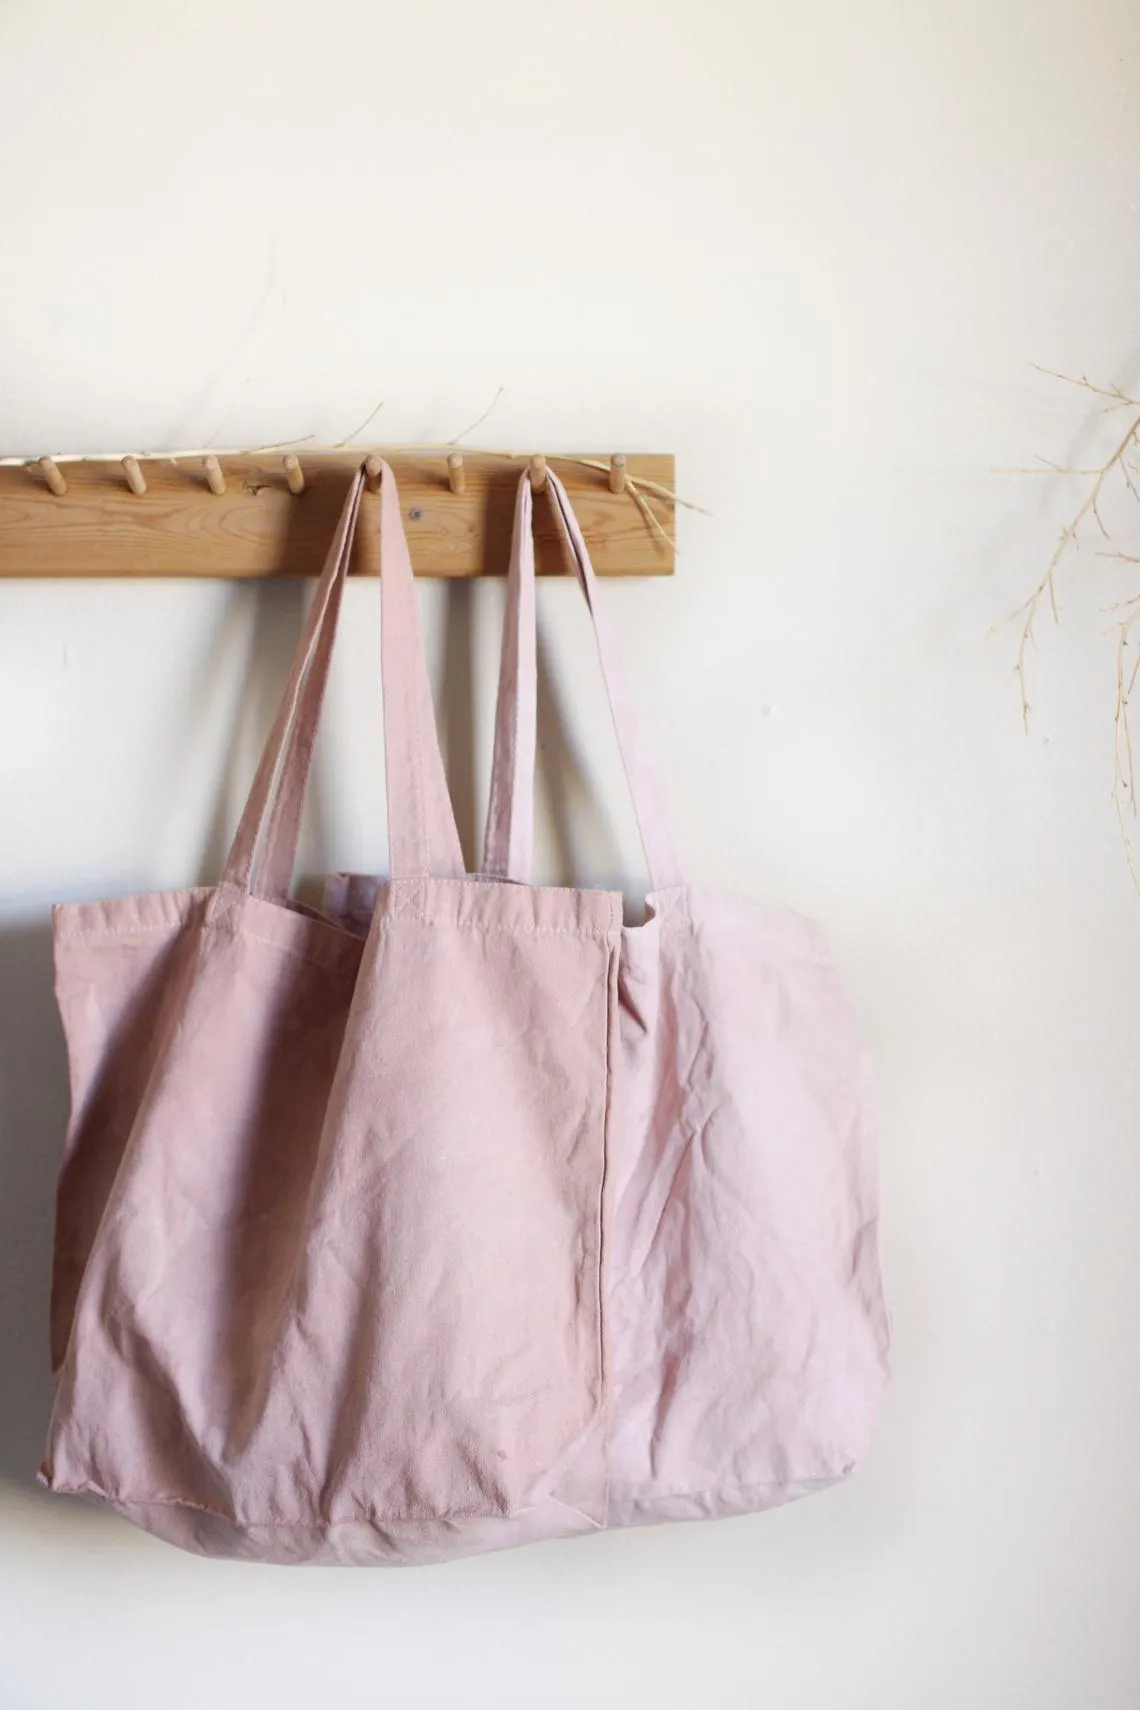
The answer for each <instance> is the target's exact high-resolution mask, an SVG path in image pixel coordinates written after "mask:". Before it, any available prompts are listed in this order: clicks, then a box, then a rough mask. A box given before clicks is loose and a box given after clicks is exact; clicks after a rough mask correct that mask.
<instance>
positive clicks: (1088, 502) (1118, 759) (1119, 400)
mask: <svg viewBox="0 0 1140 1710" xmlns="http://www.w3.org/2000/svg"><path fill="white" fill-rule="evenodd" d="M1032 366H1033V367H1034V368H1037V370H1038V372H1039V373H1041V374H1047V375H1049V376H1050V378H1052V379H1055V380H1062V381H1064V382H1065V383H1066V384H1067V385H1070V386H1076V387H1079V388H1080V389H1081V390H1082V391H1085V392H1090V393H1092V394H1093V395H1094V396H1095V397H1098V398H1106V399H1107V400H1108V407H1109V409H1112V410H1115V409H1124V408H1127V409H1129V410H1134V411H1140V399H1137V398H1134V397H1132V396H1131V395H1130V394H1129V393H1127V392H1125V391H1124V390H1123V389H1122V388H1121V387H1119V386H1098V385H1096V384H1095V383H1094V382H1093V381H1091V380H1090V379H1089V378H1088V376H1087V375H1086V374H1081V375H1079V376H1073V375H1068V374H1059V373H1057V372H1056V370H1054V369H1051V368H1042V367H1041V366H1040V365H1039V364H1038V363H1034V364H1033V365H1032ZM1133 450H1140V414H1137V415H1134V416H1133V417H1132V419H1131V421H1130V422H1129V425H1128V428H1127V431H1126V432H1125V433H1124V435H1123V437H1122V438H1121V439H1120V440H1119V441H1118V442H1117V444H1116V445H1115V447H1114V448H1113V450H1112V451H1111V453H1110V455H1109V456H1108V458H1107V459H1106V460H1105V461H1104V463H1102V464H1101V465H1100V466H1099V467H1098V468H1095V469H1070V468H1065V467H1063V466H1057V465H1053V464H1045V465H1044V467H1043V468H1035V469H1027V470H1022V471H1017V473H1022V474H1033V475H1036V474H1055V475H1066V476H1076V477H1081V478H1084V479H1086V480H1089V481H1091V485H1090V487H1089V488H1088V491H1087V492H1086V493H1085V495H1084V498H1083V499H1082V500H1081V502H1080V504H1079V505H1078V506H1077V509H1076V511H1075V513H1074V515H1073V517H1072V518H1071V520H1070V521H1069V522H1068V523H1067V524H1066V526H1065V527H1064V528H1063V529H1062V530H1061V533H1060V535H1059V536H1058V539H1057V543H1056V545H1055V547H1054V548H1053V553H1052V556H1051V557H1050V559H1049V562H1048V564H1047V565H1046V567H1045V573H1044V575H1043V576H1042V577H1041V579H1040V581H1039V582H1038V583H1037V586H1036V587H1035V588H1034V589H1033V592H1032V593H1031V594H1030V595H1029V598H1028V599H1027V600H1026V601H1025V602H1024V604H1023V605H1021V606H1019V607H1018V609H1017V611H1016V612H1015V613H1014V614H1012V615H1013V616H1014V617H1016V618H1020V619H1021V620H1022V621H1021V638H1020V642H1019V645H1018V650H1017V667H1016V676H1017V682H1018V688H1019V690H1020V693H1021V716H1022V720H1023V722H1024V724H1025V726H1026V728H1027V729H1028V726H1029V710H1030V709H1029V698H1028V695H1027V693H1026V681H1025V677H1026V661H1027V656H1028V653H1029V649H1030V648H1031V647H1032V646H1033V644H1034V640H1035V636H1034V626H1035V624H1036V621H1037V615H1038V612H1039V610H1040V608H1041V603H1042V601H1043V600H1044V599H1045V598H1046V597H1048V600H1049V606H1050V610H1051V611H1052V613H1053V618H1054V621H1055V620H1056V618H1057V589H1056V575H1057V570H1058V568H1059V566H1060V564H1061V561H1062V559H1063V558H1064V557H1065V554H1066V553H1067V552H1068V550H1069V548H1070V547H1073V548H1074V549H1076V548H1078V547H1079V546H1080V531H1081V528H1082V526H1083V525H1084V524H1085V523H1086V522H1087V521H1089V520H1090V519H1091V520H1092V522H1093V523H1094V524H1095V525H1096V527H1097V528H1098V529H1099V531H1100V534H1101V537H1102V539H1104V540H1106V541H1109V540H1111V532H1110V530H1109V528H1108V526H1107V525H1106V523H1105V520H1104V516H1103V515H1102V512H1101V508H1100V507H1101V501H1102V499H1103V497H1104V495H1105V491H1106V488H1107V487H1108V484H1109V482H1110V480H1111V478H1112V476H1113V474H1114V472H1119V475H1120V479H1121V482H1122V484H1123V487H1124V489H1125V491H1126V492H1128V493H1129V494H1131V496H1132V497H1133V498H1134V499H1136V500H1137V501H1138V502H1140V487H1138V485H1137V475H1138V474H1140V470H1138V468H1137V465H1136V464H1135V463H1132V462H1130V461H1129V457H1130V453H1131V452H1132V451H1133ZM1042 461H1043V460H1042ZM1008 473H1013V471H1008ZM1097 557H1100V558H1112V559H1115V560H1116V561H1117V562H1118V563H1122V564H1140V555H1137V554H1135V553H1130V552H1122V551H1119V550H1112V551H1104V550H1101V551H1099V552H1098V553H1097ZM1109 610H1110V611H1113V612H1116V613H1120V614H1122V615H1120V616H1119V617H1118V618H1117V620H1116V623H1115V630H1116V696H1115V707H1114V712H1113V776H1112V802H1113V807H1114V809H1115V812H1116V818H1117V823H1118V825H1119V827H1120V836H1121V840H1122V842H1123V844H1124V855H1125V859H1126V861H1127V863H1128V871H1129V873H1130V874H1131V876H1132V882H1133V884H1134V885H1135V886H1136V889H1137V891H1138V892H1140V865H1138V862H1137V859H1136V853H1135V851H1134V849H1133V841H1132V832H1131V829H1130V827H1131V825H1132V824H1133V823H1134V822H1135V820H1136V818H1137V813H1138V808H1140V796H1138V793H1137V780H1136V752H1135V746H1134V743H1133V734H1132V699H1133V695H1134V693H1135V690H1136V685H1137V681H1138V680H1140V648H1137V647H1136V645H1135V632H1136V626H1137V625H1138V624H1140V594H1134V595H1132V596H1130V597H1129V598H1126V599H1124V600H1119V601H1117V602H1116V603H1115V604H1114V605H1113V606H1111V607H1109ZM1130 649H1131V651H1130Z"/></svg>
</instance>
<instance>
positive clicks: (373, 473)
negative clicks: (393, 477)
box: [364, 457, 380, 493]
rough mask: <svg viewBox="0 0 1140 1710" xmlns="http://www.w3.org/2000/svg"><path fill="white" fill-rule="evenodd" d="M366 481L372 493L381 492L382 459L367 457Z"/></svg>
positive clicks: (365, 467) (365, 463) (365, 462)
mask: <svg viewBox="0 0 1140 1710" xmlns="http://www.w3.org/2000/svg"><path fill="white" fill-rule="evenodd" d="M364 479H365V481H366V482H367V485H368V491H369V492H370V493H378V492H379V491H380V459H379V458H378V457H366V458H365V459H364Z"/></svg>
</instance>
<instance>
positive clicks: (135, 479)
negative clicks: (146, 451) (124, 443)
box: [123, 457, 146, 499]
mask: <svg viewBox="0 0 1140 1710" xmlns="http://www.w3.org/2000/svg"><path fill="white" fill-rule="evenodd" d="M123 474H124V475H125V476H126V478H127V486H128V487H129V488H130V489H131V492H132V493H134V495H135V497H136V498H139V499H141V498H142V496H143V494H144V493H145V492H146V477H145V476H144V475H143V472H142V470H141V469H140V468H139V460H138V458H137V457H124V458H123Z"/></svg>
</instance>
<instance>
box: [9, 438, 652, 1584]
mask: <svg viewBox="0 0 1140 1710" xmlns="http://www.w3.org/2000/svg"><path fill="white" fill-rule="evenodd" d="M362 486H363V481H362V477H360V476H358V477H357V479H356V480H355V481H354V483H353V487H352V491H351V493H350V495H349V498H348V502H347V504H346V506H345V511H344V515H343V517H342V520H341V523H340V527H339V530H338V533H337V537H336V540H335V542H334V545H333V549H332V552H331V555H330V557H329V560H328V564H327V566H326V568H325V571H324V574H323V576H322V578H321V581H320V583H319V585H318V588H317V591H316V595H315V599H314V603H313V605H312V608H311V612H310V616H309V620H308V623H307V626H306V629H305V632H304V635H303V637H302V641H301V646H300V649H299V652H298V657H297V661H296V664H295V666H294V669H293V673H292V676H291V678H290V681H289V684H288V687H287V690H286V693H285V696H284V699H283V702H282V706H281V710H280V713H279V714H278V717H277V720H276V723H275V724H274V727H273V729H272V732H271V734H270V737H269V740H268V742H267V745H266V749H265V754H264V757H263V759H262V762H261V766H260V768H259V770H258V773H257V776H256V778H255V780H254V784H253V788H252V791H251V794H250V798H249V804H248V806H247V808H246V810H245V813H244V815H243V818H242V821H241V824H240V827H239V829H238V832H237V836H236V838H235V841H234V845H233V849H232V851H231V853H230V856H229V859H228V861H227V864H226V868H225V871H224V873H223V876H222V879H221V882H220V884H219V885H218V886H217V887H216V888H215V889H213V890H192V891H181V892H174V893H165V894H157V895H144V896H136V897H129V898H126V899H123V900H120V901H116V902H88V903H74V904H68V905H65V906H63V907H61V908H59V909H58V910H57V912H56V916H55V953H56V967H57V992H58V998H59V1004H60V1010H61V1014H62V1017H63V1024H64V1029H65V1032H66V1036H67V1044H68V1051H69V1059H70V1068H71V1091H72V1100H73V1110H72V1118H71V1124H70V1130H69V1134H68V1137H67V1143H66V1151H65V1157H64V1160H63V1166H62V1175H61V1181H60V1190H59V1207H58V1225H57V1236H56V1253H55V1275H54V1290H53V1303H52V1341H53V1365H54V1367H55V1372H56V1385H57V1387H56V1398H55V1406H54V1411H53V1416H52V1421H51V1426H50V1432H49V1439H48V1445H47V1450H46V1454H45V1459H44V1464H43V1469H42V1476H43V1478H44V1480H45V1481H46V1482H47V1483H48V1484H49V1485H50V1487H51V1488H52V1489H54V1490H58V1491H72V1492H81V1493H85V1494H87V1495H90V1496H95V1497H99V1498H101V1499H102V1500H103V1501H105V1502H107V1503H110V1504H111V1505H112V1506H113V1507H114V1508H116V1509H118V1510H119V1511H120V1512H121V1513H123V1514H125V1515H127V1516H128V1517H129V1518H130V1519H132V1520H135V1521H137V1522H138V1523H139V1524H141V1525H143V1526H145V1527H147V1528H149V1529H150V1530H151V1531H154V1532H157V1533H159V1534H160V1535H162V1536H163V1537H166V1538H168V1539H170V1540H172V1541H173V1542H175V1543H178V1544H182V1545H184V1546H186V1547H188V1548H190V1549H193V1550H198V1551H201V1552H204V1553H208V1554H219V1555H236V1556H248V1557H255V1558H260V1559H265V1560H273V1561H285V1562H289V1561H329V1562H359V1563H367V1562H420V1561H434V1560H438V1559H441V1558H443V1557H446V1556H450V1555H454V1554H460V1553H464V1552H467V1551H471V1550H478V1549H485V1548H491V1547H494V1546H497V1545H501V1544H505V1543H512V1542H520V1541H523V1540H525V1539H527V1538H530V1537H541V1536H551V1535H556V1534H563V1533H572V1532H575V1531H583V1530H585V1531H588V1530H592V1529H594V1528H596V1527H598V1526H600V1525H601V1524H603V1522H604V1519H605V1476H604V1465H603V1454H602V1449H603V1432H602V1426H603V1412H604V1403H605V1382H604V1370H603V1330H602V1306H601V1271H602V1202H603V1191H604V1180H605V1168H606V1155H607V1132H608V1128H609V1125H610V1122H611V1120H612V1105H611V1091H612V1077H611V1074H610V1064H611V1059H612V1055H613V1051H614V1048H615V1039H616V1015H617V1005H616V997H615V991H616V978H617V956H618V948H619V944H620V935H621V911H620V902H619V900H618V899H617V898H616V897H613V896H610V895H606V894H602V893H596V892H589V891H570V890H537V889H531V888H529V887H525V886H521V885H513V884H494V885H491V884H484V883H480V882H469V881H467V880H465V878H464V873H463V861H462V857H461V853H460V845H459V839H458V836H457V834H456V830H455V823H454V819H453V816H452V811H451V807H450V804H449V801H448V797H447V791H446V786H445V782H444V774H443V767H442V764H441V762H440V754H439V748H438V743H437V739H436V733H435V722H434V717H433V714H432V709H431V700H430V695H429V691H428V687H427V682H426V678H425V674H424V668H423V660H422V652H421V643H420V635H419V627H418V621H417V616H416V604H415V599H416V596H415V591H414V586H413V581H412V570H411V563H410V560H409V557H408V553H407V547H406V544H405V541H404V537H403V532H402V527H401V522H400V510H399V500H398V497H397V494H396V488H395V483H394V481H393V479H392V476H391V473H390V471H389V470H387V469H385V470H384V471H383V476H382V492H381V505H382V575H381V600H382V614H383V635H382V664H383V687H384V707H385V744H386V758H387V777H388V804H389V823H390V854H391V870H392V871H391V879H390V882H389V883H388V884H386V885H385V886H384V887H383V889H382V890H381V892H380V894H379V897H378V900H377V906H376V910H375V916H374V919H373V920H372V921H371V923H370V927H369V930H368V934H367V936H366V937H365V938H363V939H362V938H359V937H357V936H355V935H353V934H352V933H350V932H348V931H345V930H344V929H343V928H341V927H339V926H337V925H336V924H334V923H333V922H331V921H329V920H327V919H323V918H320V917H319V916H316V915H314V914H313V913H312V912H309V911H306V910H304V909H301V908H299V907H297V906H296V905H294V904H291V903H290V902H289V900H288V895H287V892H288V886H289V881H290V876H291V873H292V867H293V858H294V851H295V848H296V842H297V834H298V821H299V808H300V802H301V798H302V794H303V783H304V777H305V773H306V772H307V770H308V766H309V762H310V759H311V755H312V745H313V737H314V732H315V728H316V722H317V714H318V711H319V708H320V703H321V698H322V694H323V690H324V684H325V676H326V673H327V668H328V659H329V652H330V648H331V643H332V636H333V632H334V629H335V625H336V618H337V611H338V607H339V605H340V600H341V593H342V590H343V585H344V576H345V571H346V567H347V561H348V554H349V549H350V546H351V540H352V535H353V530H354V528H355V524H356V519H357V515H358V512H359V508H360V504H361V494H362Z"/></svg>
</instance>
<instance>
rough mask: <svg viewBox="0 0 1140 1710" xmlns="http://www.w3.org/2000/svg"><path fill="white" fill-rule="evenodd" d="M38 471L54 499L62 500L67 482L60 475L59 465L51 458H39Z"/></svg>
mask: <svg viewBox="0 0 1140 1710" xmlns="http://www.w3.org/2000/svg"><path fill="white" fill-rule="evenodd" d="M39 471H40V474H41V475H42V476H43V478H44V480H45V481H46V482H47V484H48V486H49V487H50V488H51V490H52V492H53V493H54V494H55V496H56V498H57V499H62V498H63V495H64V494H65V493H66V492H67V482H66V481H65V480H64V478H63V476H62V475H61V474H60V472H59V465H58V463H57V462H56V461H55V459H54V458H53V457H41V458H40V461H39Z"/></svg>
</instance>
